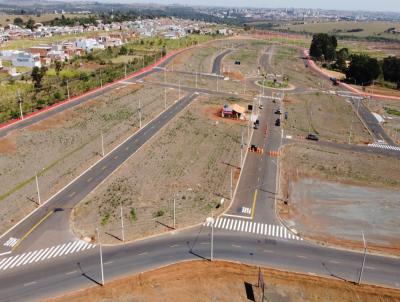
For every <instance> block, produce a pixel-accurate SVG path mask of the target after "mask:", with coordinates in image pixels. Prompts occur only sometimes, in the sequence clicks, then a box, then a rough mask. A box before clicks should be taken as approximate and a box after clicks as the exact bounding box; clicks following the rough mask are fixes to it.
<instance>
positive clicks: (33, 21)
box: [26, 18, 35, 30]
mask: <svg viewBox="0 0 400 302" xmlns="http://www.w3.org/2000/svg"><path fill="white" fill-rule="evenodd" d="M34 26H35V20H33V19H32V18H29V20H28V22H26V28H29V29H30V30H33V28H34Z"/></svg>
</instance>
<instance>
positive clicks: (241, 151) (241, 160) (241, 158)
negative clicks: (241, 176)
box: [240, 127, 243, 169]
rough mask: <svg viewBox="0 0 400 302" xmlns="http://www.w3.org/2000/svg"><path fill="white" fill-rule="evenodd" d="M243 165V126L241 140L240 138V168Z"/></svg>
mask: <svg viewBox="0 0 400 302" xmlns="http://www.w3.org/2000/svg"><path fill="white" fill-rule="evenodd" d="M242 166H243V127H242V128H241V140H240V169H241V168H242Z"/></svg>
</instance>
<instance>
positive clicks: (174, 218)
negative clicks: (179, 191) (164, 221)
mask: <svg viewBox="0 0 400 302" xmlns="http://www.w3.org/2000/svg"><path fill="white" fill-rule="evenodd" d="M175 226H176V199H175V195H174V229H175Z"/></svg>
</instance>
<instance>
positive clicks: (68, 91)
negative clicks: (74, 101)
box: [67, 80, 70, 100]
mask: <svg viewBox="0 0 400 302" xmlns="http://www.w3.org/2000/svg"><path fill="white" fill-rule="evenodd" d="M67 95H68V100H69V99H70V95H69V84H68V80H67Z"/></svg>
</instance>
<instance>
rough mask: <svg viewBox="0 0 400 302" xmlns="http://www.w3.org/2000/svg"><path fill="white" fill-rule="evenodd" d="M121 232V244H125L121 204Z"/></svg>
mask: <svg viewBox="0 0 400 302" xmlns="http://www.w3.org/2000/svg"><path fill="white" fill-rule="evenodd" d="M121 231H122V242H125V230H124V216H123V213H122V204H121Z"/></svg>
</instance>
